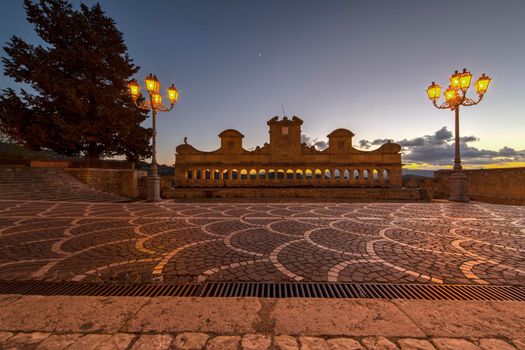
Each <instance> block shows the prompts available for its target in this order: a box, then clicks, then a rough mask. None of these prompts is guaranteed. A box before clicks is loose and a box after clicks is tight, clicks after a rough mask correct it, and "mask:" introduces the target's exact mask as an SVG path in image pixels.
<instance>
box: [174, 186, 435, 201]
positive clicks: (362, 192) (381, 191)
mask: <svg viewBox="0 0 525 350" xmlns="http://www.w3.org/2000/svg"><path fill="white" fill-rule="evenodd" d="M164 194H165V197H166V198H175V200H192V199H210V198H222V199H228V198H283V199H288V200H292V201H293V200H294V199H295V198H315V199H322V200H327V201H329V200H350V201H359V200H363V201H368V200H372V201H374V200H377V201H389V200H391V201H422V200H424V201H426V200H428V197H426V191H424V190H421V189H418V188H312V187H305V188H297V187H290V188H261V187H253V188H224V187H217V188H173V189H170V190H166V191H165V192H164Z"/></svg>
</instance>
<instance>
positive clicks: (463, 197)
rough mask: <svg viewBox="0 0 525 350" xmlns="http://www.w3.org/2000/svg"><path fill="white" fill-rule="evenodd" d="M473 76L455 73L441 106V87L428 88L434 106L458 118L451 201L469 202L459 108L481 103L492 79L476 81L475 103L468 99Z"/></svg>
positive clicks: (466, 73) (450, 180)
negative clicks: (463, 165) (460, 139)
mask: <svg viewBox="0 0 525 350" xmlns="http://www.w3.org/2000/svg"><path fill="white" fill-rule="evenodd" d="M471 80H472V74H470V72H469V71H467V70H466V69H463V72H461V73H460V72H458V71H455V72H454V74H452V76H451V77H450V85H449V87H448V88H447V89H446V90H445V92H444V96H445V102H443V103H442V104H441V105H438V104H437V100H438V98H439V95H440V94H441V87H440V86H439V85H438V84H436V83H435V82H432V84H431V85H430V86H429V87H428V88H427V95H428V98H429V99H430V100H431V101H432V103H433V104H434V106H435V107H436V108H439V109H450V110H452V111H454V112H455V116H456V130H455V146H456V156H455V158H454V172H453V173H452V175H450V177H449V183H450V198H449V200H451V201H456V202H468V197H467V194H466V182H467V177H466V176H465V174H463V172H462V170H463V167H462V166H461V158H460V155H459V106H474V105H477V104H478V103H480V102H481V100H482V99H483V96H484V95H485V92H487V89H488V88H489V84H490V81H491V79H490V78H489V77H488V76H487V75H485V73H483V74H482V75H481V77H479V79H478V80H477V81H476V83H475V86H476V92H477V93H478V100H477V101H474V100H472V99H470V98H468V97H467V96H466V95H467V90H468V88H469V87H470V81H471Z"/></svg>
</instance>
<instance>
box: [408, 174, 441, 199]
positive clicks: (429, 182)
mask: <svg viewBox="0 0 525 350" xmlns="http://www.w3.org/2000/svg"><path fill="white" fill-rule="evenodd" d="M403 187H406V188H419V189H421V190H424V191H425V192H426V196H427V197H428V198H429V199H433V198H434V179H433V178H431V177H415V176H414V177H406V178H403Z"/></svg>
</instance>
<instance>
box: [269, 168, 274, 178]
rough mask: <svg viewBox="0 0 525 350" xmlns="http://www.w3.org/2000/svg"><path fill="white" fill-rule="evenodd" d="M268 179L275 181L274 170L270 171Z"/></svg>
mask: <svg viewBox="0 0 525 350" xmlns="http://www.w3.org/2000/svg"><path fill="white" fill-rule="evenodd" d="M268 179H269V180H275V170H273V169H270V170H268Z"/></svg>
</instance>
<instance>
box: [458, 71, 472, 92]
mask: <svg viewBox="0 0 525 350" xmlns="http://www.w3.org/2000/svg"><path fill="white" fill-rule="evenodd" d="M471 80H472V74H470V72H469V71H467V70H466V69H463V73H461V75H460V77H459V85H460V87H461V90H463V91H467V89H468V88H469V86H470V81H471Z"/></svg>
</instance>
